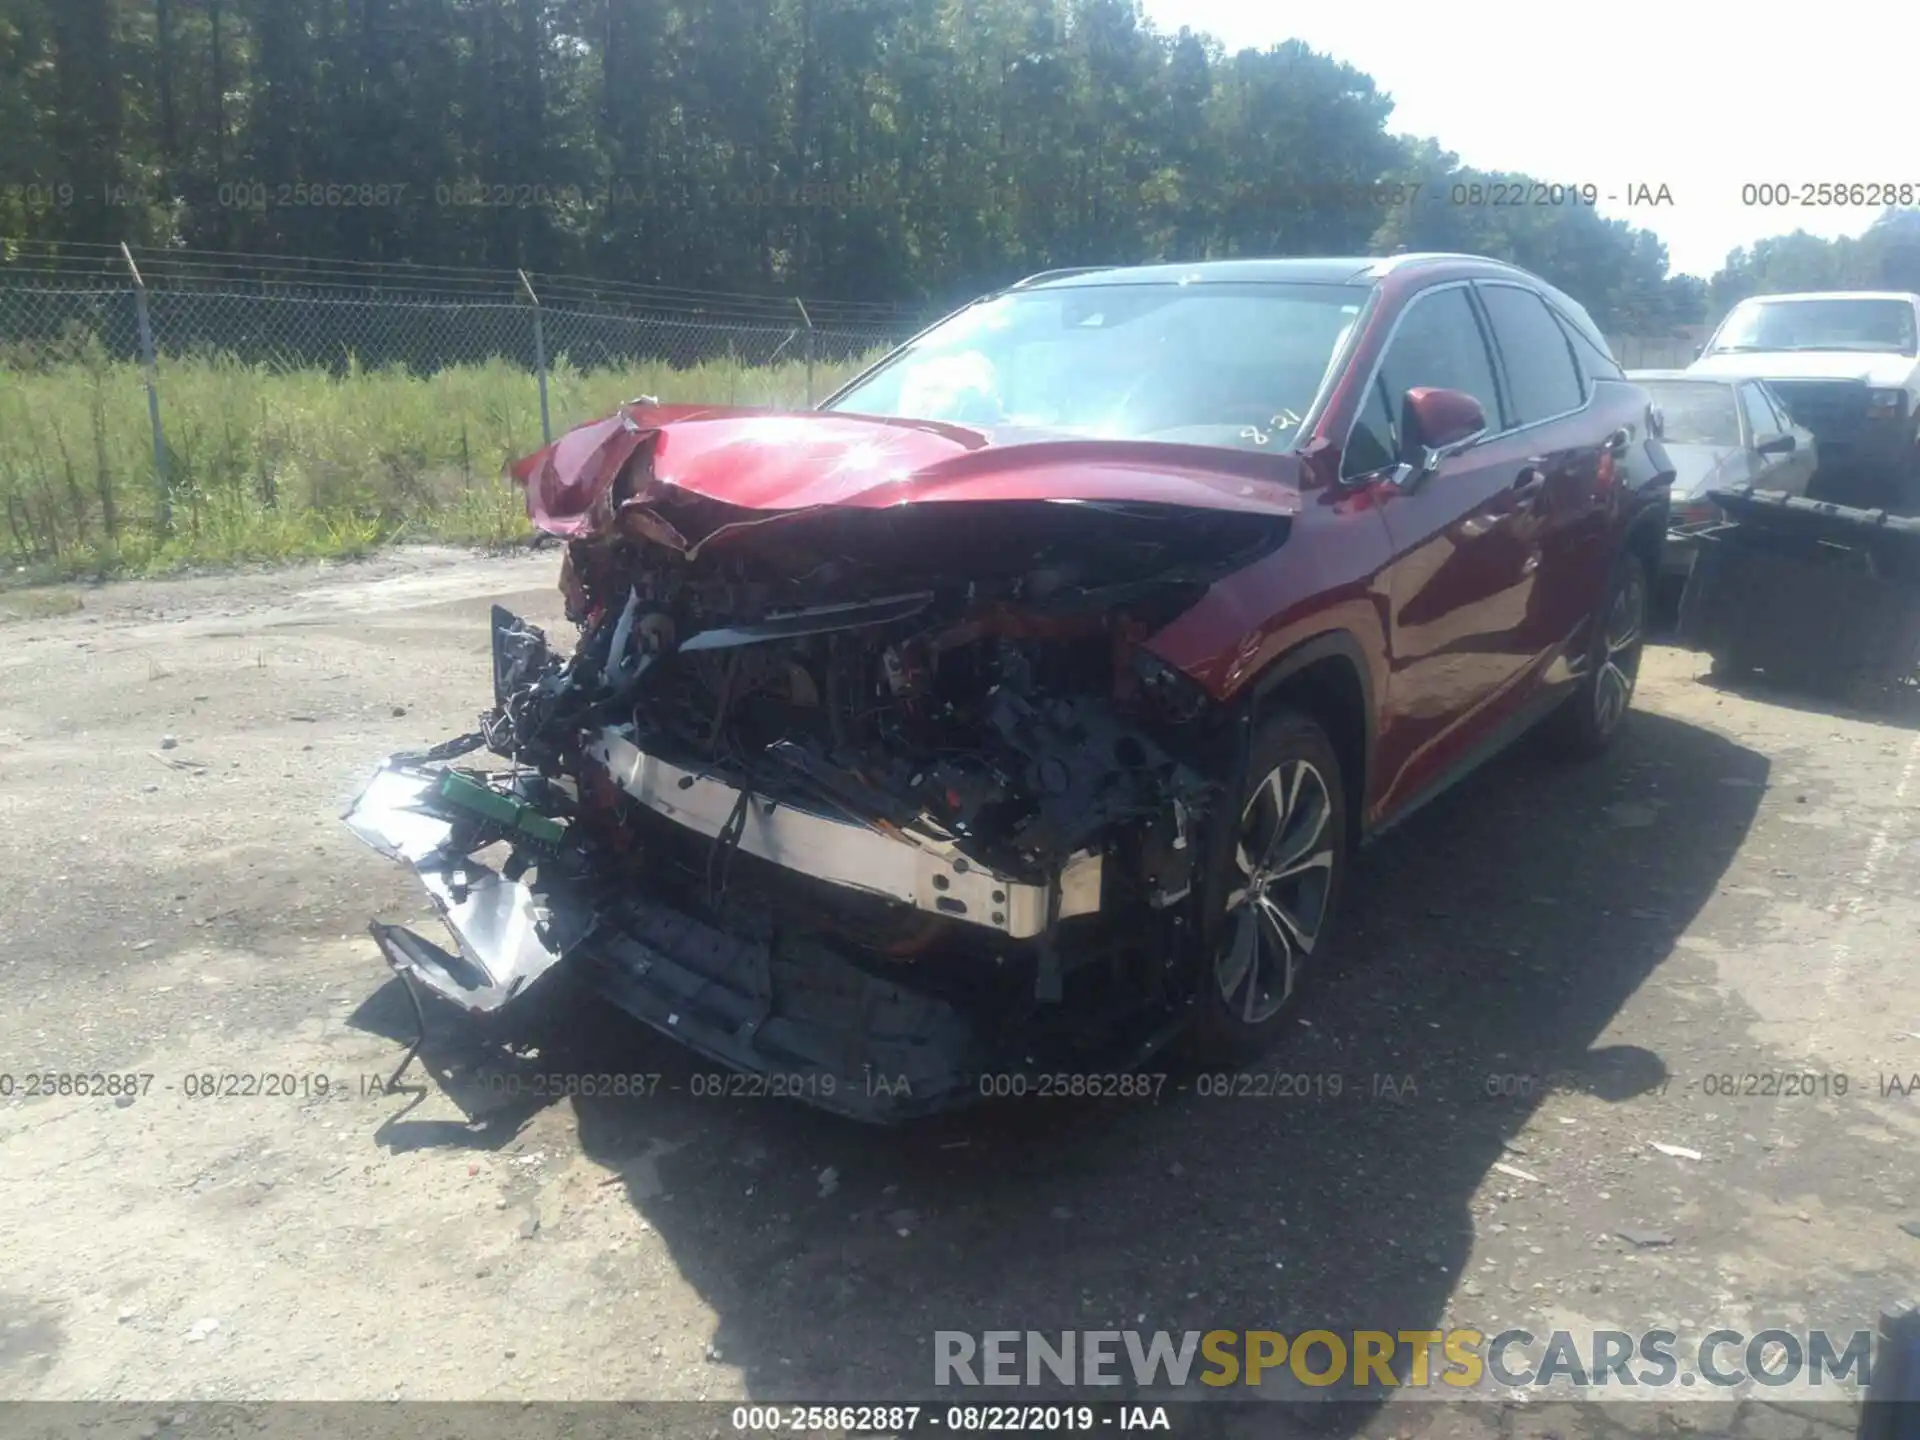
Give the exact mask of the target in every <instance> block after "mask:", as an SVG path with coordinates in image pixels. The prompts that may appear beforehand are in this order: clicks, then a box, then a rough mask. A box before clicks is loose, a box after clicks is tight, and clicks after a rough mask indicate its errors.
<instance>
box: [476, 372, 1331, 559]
mask: <svg viewBox="0 0 1920 1440" xmlns="http://www.w3.org/2000/svg"><path fill="white" fill-rule="evenodd" d="M643 451H644V452H645V458H644V459H643V460H642V461H640V462H636V463H637V464H639V465H641V466H643V467H644V476H640V477H638V478H636V481H635V485H634V487H633V493H632V494H630V495H627V496H625V497H624V498H616V484H615V482H616V481H617V480H618V478H619V477H620V474H621V472H622V471H623V470H625V469H627V467H628V465H629V462H633V461H634V457H635V456H636V455H639V454H641V453H642V452H643ZM508 470H509V473H510V474H511V476H512V478H513V479H514V481H515V482H516V483H517V484H519V485H521V486H522V487H523V488H524V489H525V491H526V496H527V515H528V518H530V519H531V520H532V521H533V523H534V524H535V525H537V526H539V528H541V529H542V530H545V531H547V532H549V533H551V534H554V535H560V536H565V537H575V536H581V535H588V534H593V533H596V532H598V531H600V530H602V529H604V528H606V527H608V526H609V525H611V523H612V522H613V520H614V518H615V512H616V510H617V509H619V508H621V507H622V506H623V505H636V504H644V503H647V502H649V501H651V500H656V499H659V498H661V497H662V495H663V494H665V493H666V492H667V491H671V490H679V491H684V492H689V493H691V494H694V495H698V496H701V497H703V498H705V499H708V500H714V501H718V502H720V503H722V504H725V505H729V506H735V507H738V508H740V509H742V510H748V511H756V512H762V513H760V514H758V515H756V516H754V517H753V519H755V520H765V519H770V518H776V517H777V515H778V514H780V513H783V512H801V511H810V510H817V509H821V508H824V507H832V506H846V507H851V508H857V509H879V508H883V507H886V506H893V505H911V504H928V503H934V502H947V503H952V502H963V501H973V502H983V501H985V502H991V501H1033V500H1058V501H1082V502H1087V501H1092V502H1106V503H1111V504H1146V505H1172V506H1181V507H1186V508H1194V509H1210V510H1237V511H1244V512H1251V513H1257V514H1265V515H1285V516H1291V515H1294V514H1297V513H1298V512H1299V508H1300V494H1299V488H1298V479H1299V462H1298V461H1297V460H1296V459H1295V458H1294V457H1293V456H1292V455H1291V454H1275V455H1262V454H1256V453H1253V452H1242V451H1237V450H1229V449H1225V448H1217V447H1212V446H1202V445H1166V444H1157V443H1153V442H1148V441H1134V440H1086V439H1044V440H1034V439H1031V438H1029V437H1027V436H1016V435H1013V434H1005V433H1003V434H1001V435H1000V436H998V437H996V436H995V435H994V434H992V433H990V432H987V431H981V430H969V429H965V428H962V427H960V426H955V425H944V424H939V423H935V422H931V421H920V420H894V419H883V418H878V417H874V416H866V415H845V414H838V413H828V412H823V411H810V410H807V411H778V410H753V409H743V408H717V407H712V406H699V405H656V404H652V403H649V402H645V401H635V402H633V403H632V404H629V405H625V406H622V407H621V409H620V410H619V411H618V412H617V413H615V414H613V415H611V416H608V417H607V418H606V419H604V420H596V421H593V422H591V423H589V424H586V425H580V426H577V427H575V428H574V429H572V430H569V431H568V432H567V433H566V434H565V435H562V436H561V437H560V438H559V439H558V440H556V441H554V442H553V444H551V445H548V446H545V447H543V448H542V449H540V450H536V451H534V452H533V453H532V454H531V455H528V456H525V457H524V458H522V459H520V460H517V461H514V462H513V463H512V464H511V465H510V466H509V467H508ZM765 512H773V513H772V514H768V513H765Z"/></svg>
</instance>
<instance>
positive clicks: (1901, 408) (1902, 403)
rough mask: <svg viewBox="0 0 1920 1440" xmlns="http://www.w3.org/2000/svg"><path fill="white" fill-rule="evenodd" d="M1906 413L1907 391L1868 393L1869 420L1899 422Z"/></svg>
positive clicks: (1875, 391)
mask: <svg viewBox="0 0 1920 1440" xmlns="http://www.w3.org/2000/svg"><path fill="white" fill-rule="evenodd" d="M1906 413H1907V392H1906V391H1904V390H1869V391H1868V392H1867V418H1868V419H1869V420H1898V419H1900V417H1901V416H1903V415H1905V414H1906Z"/></svg>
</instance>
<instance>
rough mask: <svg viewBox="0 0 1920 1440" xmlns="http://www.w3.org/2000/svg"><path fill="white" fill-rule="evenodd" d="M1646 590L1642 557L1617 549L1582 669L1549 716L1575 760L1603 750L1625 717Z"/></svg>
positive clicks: (1636, 671) (1643, 631) (1643, 626)
mask: <svg viewBox="0 0 1920 1440" xmlns="http://www.w3.org/2000/svg"><path fill="white" fill-rule="evenodd" d="M1650 594H1651V589H1650V586H1649V584H1648V581H1647V567H1646V564H1645V562H1644V561H1642V560H1641V559H1640V557H1639V556H1638V555H1635V554H1634V553H1633V552H1632V551H1631V550H1627V551H1623V552H1621V555H1620V558H1619V560H1618V561H1617V562H1616V563H1615V565H1614V567H1613V576H1612V578H1611V580H1610V581H1609V582H1608V585H1607V598H1606V602H1605V604H1604V605H1603V606H1602V607H1601V610H1600V614H1599V617H1598V623H1597V624H1596V625H1595V626H1594V635H1593V643H1592V645H1591V647H1590V648H1589V649H1588V651H1587V668H1586V673H1585V674H1584V675H1582V676H1581V678H1580V683H1579V685H1578V686H1577V687H1576V689H1575V691H1574V693H1573V694H1572V695H1571V696H1569V697H1568V699H1567V701H1566V703H1565V704H1563V705H1562V706H1561V707H1560V709H1559V710H1558V711H1557V712H1556V713H1555V714H1554V715H1553V717H1552V720H1551V721H1550V728H1551V730H1552V732H1553V738H1554V739H1555V741H1557V742H1558V744H1559V746H1560V748H1561V749H1562V750H1563V751H1564V752H1565V753H1567V754H1568V755H1571V756H1573V757H1574V758H1576V759H1589V758H1591V757H1593V756H1596V755H1599V754H1601V753H1602V752H1603V751H1605V750H1606V749H1607V748H1608V747H1609V746H1611V745H1612V744H1613V742H1614V739H1615V737H1616V736H1618V735H1619V733H1620V727H1621V725H1622V723H1623V722H1624V721H1625V720H1626V718H1627V707H1628V706H1629V705H1631V704H1632V703H1633V687H1634V685H1635V683H1636V682H1637V681H1638V680H1639V677H1640V652H1641V651H1642V650H1643V649H1644V648H1645V646H1646V638H1647V610H1648V601H1649V597H1650Z"/></svg>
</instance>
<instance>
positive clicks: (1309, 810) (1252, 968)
mask: <svg viewBox="0 0 1920 1440" xmlns="http://www.w3.org/2000/svg"><path fill="white" fill-rule="evenodd" d="M1345 782H1346V777H1345V776H1344V775H1343V774H1342V773H1341V769H1340V759H1339V756H1338V754H1337V753H1336V752H1335V751H1334V748H1333V744H1332V742H1331V741H1330V740H1328V738H1327V734H1326V731H1324V730H1323V729H1321V728H1320V725H1319V724H1318V722H1316V721H1315V720H1314V719H1313V718H1312V717H1310V716H1308V715H1305V714H1302V713H1301V712H1299V711H1296V710H1281V711H1278V712H1277V713H1275V714H1273V715H1271V716H1270V717H1268V718H1267V719H1266V720H1265V721H1263V722H1262V723H1261V725H1260V727H1259V729H1258V730H1257V731H1256V732H1255V733H1254V736H1253V740H1252V744H1251V746H1250V747H1249V751H1248V765H1247V775H1246V780H1245V782H1244V784H1243V785H1242V787H1241V792H1240V794H1238V795H1237V796H1235V797H1234V799H1233V807H1234V808H1233V810H1232V811H1231V812H1229V813H1230V814H1232V815H1234V816H1236V817H1238V818H1237V819H1236V821H1235V822H1234V823H1235V831H1234V835H1233V837H1232V843H1230V844H1218V845H1216V846H1215V847H1214V849H1215V857H1214V861H1213V873H1212V874H1211V875H1209V877H1208V884H1207V886H1206V891H1205V897H1204V903H1205V905H1206V907H1207V911H1206V914H1205V917H1204V920H1205V923H1203V925H1202V927H1201V935H1202V937H1203V938H1202V940H1201V945H1200V956H1199V960H1200V970H1201V973H1200V977H1199V991H1200V999H1199V1006H1198V1009H1199V1018H1198V1020H1197V1022H1196V1024H1195V1027H1194V1043H1193V1047H1192V1048H1193V1051H1194V1057H1195V1059H1196V1060H1198V1061H1199V1062H1200V1063H1201V1064H1203V1065H1222V1066H1238V1065H1244V1064H1246V1063H1247V1062H1248V1061H1250V1060H1252V1059H1254V1058H1255V1057H1257V1056H1258V1055H1260V1054H1261V1053H1262V1052H1263V1051H1265V1050H1266V1049H1267V1048H1268V1047H1269V1046H1270V1045H1271V1044H1272V1043H1273V1042H1274V1041H1275V1040H1276V1039H1277V1038H1278V1037H1279V1035H1280V1033H1281V1031H1282V1029H1283V1028H1284V1027H1285V1025H1286V1023H1287V1021H1288V1019H1289V1017H1290V1016H1291V1015H1292V1014H1293V1012H1294V1009H1295V1005H1296V1002H1297V1001H1298V999H1299V996H1300V991H1301V982H1302V980H1303V978H1304V977H1305V975H1306V974H1307V973H1308V972H1309V971H1321V970H1324V969H1325V968H1326V966H1327V956H1328V950H1329V942H1330V938H1331V936H1332V933H1333V930H1334V925H1335V920H1336V918H1337V915H1338V910H1339V899H1340V889H1341V882H1342V881H1343V880H1344V879H1345V877H1346V868H1347V854H1348V846H1347V806H1346V783H1345ZM1250 881H1251V882H1253V883H1251V884H1250V883H1249V882H1250Z"/></svg>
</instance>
